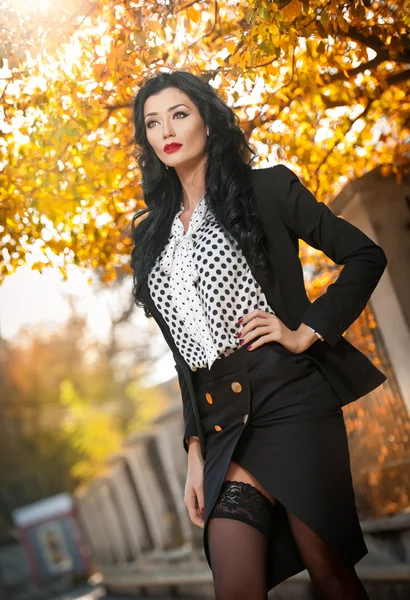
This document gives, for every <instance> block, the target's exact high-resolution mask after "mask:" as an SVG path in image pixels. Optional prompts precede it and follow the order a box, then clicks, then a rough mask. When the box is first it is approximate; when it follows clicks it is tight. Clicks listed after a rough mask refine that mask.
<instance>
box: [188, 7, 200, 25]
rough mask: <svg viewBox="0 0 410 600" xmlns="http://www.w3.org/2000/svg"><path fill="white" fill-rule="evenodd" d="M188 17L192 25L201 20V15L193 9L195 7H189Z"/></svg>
mask: <svg viewBox="0 0 410 600" xmlns="http://www.w3.org/2000/svg"><path fill="white" fill-rule="evenodd" d="M188 17H189V18H190V19H191V21H193V22H194V23H198V21H199V19H200V18H201V13H200V12H199V11H198V10H197V9H196V8H195V6H190V7H189V9H188Z"/></svg>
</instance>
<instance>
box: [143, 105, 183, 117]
mask: <svg viewBox="0 0 410 600" xmlns="http://www.w3.org/2000/svg"><path fill="white" fill-rule="evenodd" d="M177 106H185V107H186V108H188V109H189V107H188V106H187V105H186V104H182V102H180V103H179V104H174V106H170V107H169V108H167V111H168V112H169V111H170V110H173V109H174V108H177ZM157 114H158V113H157V112H150V113H147V114H146V115H145V117H144V119H146V118H147V117H149V116H150V115H157Z"/></svg>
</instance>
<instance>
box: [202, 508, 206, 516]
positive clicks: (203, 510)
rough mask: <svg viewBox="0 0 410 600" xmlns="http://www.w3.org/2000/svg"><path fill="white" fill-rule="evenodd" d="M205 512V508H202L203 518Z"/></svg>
mask: <svg viewBox="0 0 410 600" xmlns="http://www.w3.org/2000/svg"><path fill="white" fill-rule="evenodd" d="M204 512H205V509H204V508H201V513H202V516H203V515H204Z"/></svg>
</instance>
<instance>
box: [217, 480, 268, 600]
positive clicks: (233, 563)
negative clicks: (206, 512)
mask: <svg viewBox="0 0 410 600" xmlns="http://www.w3.org/2000/svg"><path fill="white" fill-rule="evenodd" d="M273 510H274V506H273V504H272V503H271V501H270V500H269V499H268V498H267V497H266V496H264V495H263V494H262V492H260V491H259V490H258V489H257V488H255V487H254V486H252V485H251V484H249V483H245V482H243V481H227V480H226V481H224V482H223V484H222V487H221V492H220V495H219V497H218V500H217V502H216V504H215V507H214V509H213V511H212V513H211V515H210V521H209V525H208V543H209V553H210V561H211V564H212V575H213V580H214V587H215V594H216V596H215V597H216V600H232V599H233V598H235V600H249V598H252V600H266V598H267V590H266V551H267V535H268V533H269V529H270V526H271V523H272V518H273Z"/></svg>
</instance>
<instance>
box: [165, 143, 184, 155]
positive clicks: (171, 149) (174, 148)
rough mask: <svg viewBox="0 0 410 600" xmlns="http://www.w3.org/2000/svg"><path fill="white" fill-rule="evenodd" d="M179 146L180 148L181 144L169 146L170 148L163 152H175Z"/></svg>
mask: <svg viewBox="0 0 410 600" xmlns="http://www.w3.org/2000/svg"><path fill="white" fill-rule="evenodd" d="M180 148H182V144H179V145H178V146H177V145H175V146H171V147H170V148H167V149H166V150H165V152H166V153H167V154H169V153H170V152H175V150H179V149H180Z"/></svg>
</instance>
